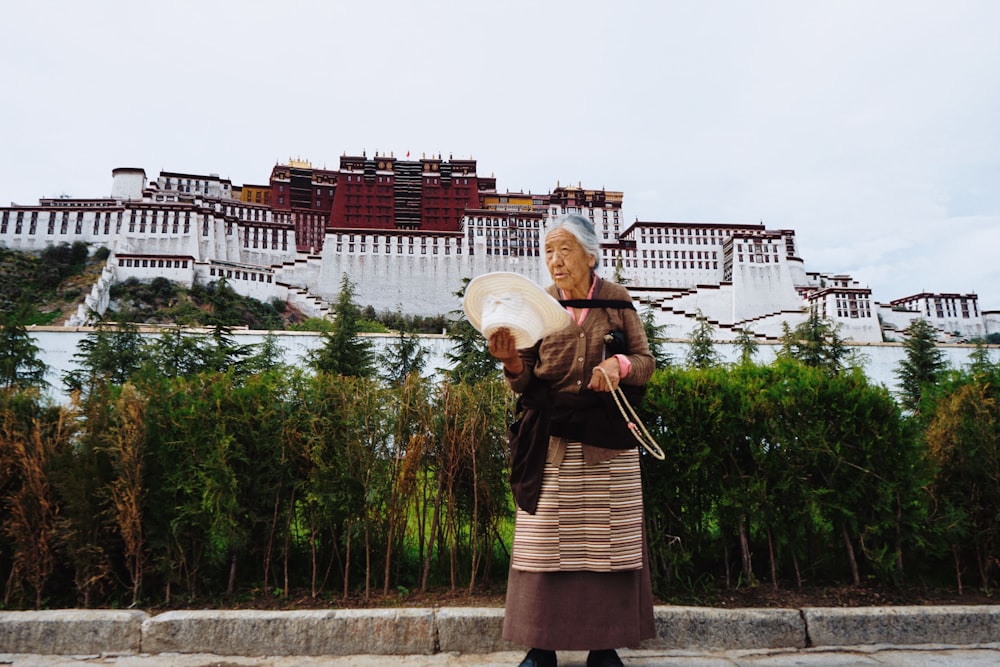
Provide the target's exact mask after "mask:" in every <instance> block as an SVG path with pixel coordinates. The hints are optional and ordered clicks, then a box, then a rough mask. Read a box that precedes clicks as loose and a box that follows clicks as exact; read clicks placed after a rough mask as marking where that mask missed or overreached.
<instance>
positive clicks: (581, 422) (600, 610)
mask: <svg viewBox="0 0 1000 667" xmlns="http://www.w3.org/2000/svg"><path fill="white" fill-rule="evenodd" d="M599 259H600V255H599V242H598V240H597V236H596V234H595V233H594V227H593V224H592V223H591V222H590V221H589V220H587V219H586V218H583V217H581V216H576V215H571V216H563V217H561V218H558V219H557V220H555V221H554V222H553V224H552V225H551V226H550V227H549V229H548V232H547V233H546V235H545V263H546V266H547V268H548V270H549V274H550V275H551V277H552V281H553V283H554V285H552V286H550V287H549V288H548V289H547V291H548V293H549V294H550V295H552V296H554V297H555V298H556V299H558V300H560V302H561V303H562V304H564V305H565V306H566V308H567V310H568V311H569V313H570V314H571V315H572V322H571V323H570V324H568V325H567V326H566V327H564V328H563V329H561V330H559V331H557V332H556V333H552V334H549V335H547V336H545V337H544V338H542V339H541V340H540V341H539V342H538V343H537V344H536V345H534V346H533V347H531V348H529V349H521V350H519V349H517V348H516V345H515V343H514V338H513V335H512V334H511V332H510V330H508V329H504V328H501V329H498V330H497V331H495V332H493V334H492V335H491V336H490V337H489V346H490V352H491V353H492V354H493V356H494V357H496V358H497V359H499V360H500V361H501V362H502V363H503V371H504V377H505V378H506V379H507V382H508V383H509V385H510V387H511V388H512V389H513V390H514V391H515V392H517V393H519V394H522V397H525V396H532V397H533V400H535V401H536V403H537V402H541V403H543V404H544V408H545V415H546V417H545V424H546V427H545V431H544V432H545V433H546V435H547V452H544V453H543V457H544V464H543V465H544V467H543V468H542V469H541V471H540V475H539V477H540V483H539V484H538V486H539V488H538V490H537V492H536V494H537V499H536V500H532V501H531V502H529V503H524V502H522V501H521V500H519V501H518V505H519V508H518V511H517V517H516V527H515V531H514V545H513V551H512V555H511V567H510V577H509V580H508V585H507V603H506V612H505V615H504V628H503V636H504V638H505V639H508V640H510V641H513V642H516V643H519V644H522V645H525V646H529V647H532V648H531V650H530V651H529V652H528V654H527V656H525V658H524V661H523V662H522V663H521V667H555V665H556V653H555V652H556V650H560V649H561V650H589V651H590V652H589V654H588V656H587V666H588V667H614V666H616V665H622V662H621V660H620V658H619V657H618V654H617V652H616V651H615V648H617V647H622V646H635V645H637V644H638V643H639V642H640V641H641V640H642V639H646V638H650V637H653V636H655V628H654V623H653V601H652V588H651V585H650V577H649V567H648V560H647V558H648V557H647V553H646V540H645V535H644V532H643V528H644V527H643V507H642V485H641V480H640V476H639V451H638V448H637V447H636V441H635V440H634V439H633V438H632V437H631V436H630V435H629V433H628V431H627V430H623V429H622V428H620V427H622V426H623V425H624V423H625V420H624V419H623V418H622V417H621V415H617V414H616V413H615V412H614V411H613V410H609V409H607V407H608V402H607V400H602V399H609V398H610V396H609V392H611V391H612V389H613V388H615V387H617V386H618V384H619V383H621V384H622V385H623V390H624V389H625V388H626V387H641V386H642V385H644V384H645V383H646V381H647V380H649V377H650V375H651V374H652V372H653V370H654V366H655V364H654V361H653V357H652V355H651V354H650V351H649V344H648V342H647V340H646V335H645V331H644V329H643V326H642V322H641V320H640V318H639V316H638V314H637V313H636V311H635V309H634V307H632V302H631V297H630V296H629V294H628V291H627V290H626V289H625V288H624V287H622V286H621V285H618V284H617V283H614V282H609V281H606V280H604V279H602V278H600V277H598V276H597V275H596V273H595V269H596V268H597V266H598V264H599ZM517 496H518V494H517V493H515V497H517ZM525 506H527V507H528V510H534V511H533V512H529V511H527V510H525V509H524V507H525Z"/></svg>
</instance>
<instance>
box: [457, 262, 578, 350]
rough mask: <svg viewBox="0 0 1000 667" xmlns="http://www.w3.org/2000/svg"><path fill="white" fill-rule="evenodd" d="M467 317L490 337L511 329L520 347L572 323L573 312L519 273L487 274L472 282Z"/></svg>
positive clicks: (464, 303) (466, 301)
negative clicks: (498, 331) (568, 310)
mask: <svg viewBox="0 0 1000 667" xmlns="http://www.w3.org/2000/svg"><path fill="white" fill-rule="evenodd" d="M462 307H463V308H464V309H465V316H466V317H468V318H469V322H471V323H472V326H474V327H475V328H476V330H477V331H479V332H480V333H481V334H483V335H484V336H486V337H487V338H489V337H490V336H491V335H492V334H493V332H494V331H496V330H497V329H499V328H501V327H507V328H508V329H510V332H511V334H513V336H514V343H515V344H516V345H517V347H518V349H523V348H526V347H531V346H532V345H534V344H535V343H536V342H537V341H538V339H539V338H542V337H543V336H546V335H548V334H550V333H553V332H554V331H558V330H559V329H562V328H563V327H565V326H566V325H568V324H569V323H570V321H571V320H572V318H571V317H570V314H569V313H568V312H567V311H566V309H565V308H563V307H562V306H561V305H559V302H558V301H556V300H555V299H553V298H552V297H551V296H550V295H549V294H548V293H547V292H546V291H545V290H544V289H542V288H541V287H540V286H539V285H538V284H537V283H535V282H533V281H532V280H531V279H529V278H526V277H525V276H522V275H521V274H519V273H508V272H506V271H497V272H494V273H484V274H483V275H481V276H477V277H476V278H473V279H472V280H471V281H469V284H468V286H467V287H466V288H465V299H464V300H463V301H462Z"/></svg>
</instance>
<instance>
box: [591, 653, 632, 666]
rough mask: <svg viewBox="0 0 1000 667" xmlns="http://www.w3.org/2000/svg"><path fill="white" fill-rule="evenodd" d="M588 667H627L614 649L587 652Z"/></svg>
mask: <svg viewBox="0 0 1000 667" xmlns="http://www.w3.org/2000/svg"><path fill="white" fill-rule="evenodd" d="M587 667H625V664H624V663H623V662H622V659H621V658H619V657H618V653H617V652H616V651H615V650H614V649H613V648H609V649H605V650H603V651H591V652H590V653H588V654H587Z"/></svg>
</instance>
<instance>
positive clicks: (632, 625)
mask: <svg viewBox="0 0 1000 667" xmlns="http://www.w3.org/2000/svg"><path fill="white" fill-rule="evenodd" d="M574 445H575V448H579V446H580V445H579V443H574ZM571 449H573V447H572V446H571ZM573 455H576V456H580V452H579V449H576V451H575V452H574V451H571V452H568V453H567V456H573ZM637 463H638V461H636V464H637ZM630 468H631V466H630ZM550 472H552V470H551V469H550V467H549V466H546V474H549V473H550ZM638 474H639V471H638V465H636V466H635V467H634V470H630V471H629V472H628V473H627V475H628V476H631V475H635V476H636V477H638ZM557 476H558V474H557ZM550 481H551V480H550ZM552 486H554V487H556V488H554V489H550V488H547V487H550V485H549V484H543V489H542V495H543V496H545V495H546V493H550V492H553V491H554V492H555V493H556V494H558V493H559V491H558V486H559V485H558V484H554V485H552ZM550 500H551V499H550ZM539 504H540V505H541V504H542V503H541V500H540V503H539ZM557 504H558V501H557ZM639 530H640V531H642V529H641V528H640V529H639ZM515 532H516V528H515ZM642 532H643V535H642V546H641V550H642V566H641V569H632V570H623V571H612V572H596V571H591V570H572V571H557V572H528V571H525V570H523V569H514V568H513V567H512V568H511V570H510V575H509V578H508V580H507V603H506V610H505V612H504V625H503V637H504V639H507V640H508V641H512V642H515V643H518V644H522V645H524V646H527V647H532V648H540V649H549V650H593V649H608V648H621V647H634V646H638V644H639V642H640V641H641V640H643V639H648V638H652V637H655V636H656V627H655V623H654V620H653V593H652V585H651V582H650V577H649V557H648V552H647V549H646V539H645V534H644V531H642Z"/></svg>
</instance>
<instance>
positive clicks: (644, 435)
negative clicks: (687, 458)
mask: <svg viewBox="0 0 1000 667" xmlns="http://www.w3.org/2000/svg"><path fill="white" fill-rule="evenodd" d="M594 370H598V371H601V374H602V375H604V381H605V382H607V383H608V387H609V388H610V389H611V396H612V397H613V398H614V399H615V405H617V406H618V411H619V412H621V413H622V417H624V418H625V423H626V424H628V430H629V431H630V432H631V433H632V435H634V436H635V439H636V440H638V441H639V444H640V445H642V448H643V449H645V450H646V451H647V452H649V455H650V456H652V457H653V458H654V459H657V460H659V461H663V460H665V459H666V458H667V456H666V454H664V453H663V450H662V449H661V448H660V445H659V444H657V442H656V440H655V439H654V438H653V436H651V435H650V434H649V431H647V430H646V426H645V425H644V424H643V423H642V421H641V420H640V419H639V415H637V414H636V412H635V408H633V407H632V404H631V403H629V402H628V398H627V397H626V396H625V392H624V391H622V388H621V387H620V386H619V387H612V385H611V378H610V377H609V376H608V372H607V371H606V370H604V369H603V368H601V367H600V366H595V367H594ZM640 431H641V433H640Z"/></svg>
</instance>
